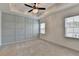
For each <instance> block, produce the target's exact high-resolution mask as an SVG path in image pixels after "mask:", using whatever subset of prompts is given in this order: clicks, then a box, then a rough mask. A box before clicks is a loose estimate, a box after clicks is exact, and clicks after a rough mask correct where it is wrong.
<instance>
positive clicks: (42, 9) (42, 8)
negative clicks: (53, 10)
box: [37, 8, 46, 10]
mask: <svg viewBox="0 0 79 59" xmlns="http://www.w3.org/2000/svg"><path fill="white" fill-rule="evenodd" d="M37 9H39V10H46V8H37Z"/></svg>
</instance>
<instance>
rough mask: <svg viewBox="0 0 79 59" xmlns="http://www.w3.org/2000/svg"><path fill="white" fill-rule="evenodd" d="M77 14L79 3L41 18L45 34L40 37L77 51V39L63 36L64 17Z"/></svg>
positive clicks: (78, 48) (78, 41)
mask: <svg viewBox="0 0 79 59" xmlns="http://www.w3.org/2000/svg"><path fill="white" fill-rule="evenodd" d="M77 14H79V5H77V6H74V7H71V8H68V9H65V10H62V11H59V12H56V13H51V15H49V16H47V17H45V18H43V19H42V20H43V21H44V22H46V34H45V35H40V38H42V39H44V40H47V41H50V42H53V43H56V44H59V45H62V46H65V47H69V48H72V49H75V50H78V51H79V40H76V39H69V38H65V37H64V17H66V16H72V15H77Z"/></svg>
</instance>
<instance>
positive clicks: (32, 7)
mask: <svg viewBox="0 0 79 59" xmlns="http://www.w3.org/2000/svg"><path fill="white" fill-rule="evenodd" d="M24 5H25V6H28V7H31V8H33V7H32V6H30V5H28V4H24Z"/></svg>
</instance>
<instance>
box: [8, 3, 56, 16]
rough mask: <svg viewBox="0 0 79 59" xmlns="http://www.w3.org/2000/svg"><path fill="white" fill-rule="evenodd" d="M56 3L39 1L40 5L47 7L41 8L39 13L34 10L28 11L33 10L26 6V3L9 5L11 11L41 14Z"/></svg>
mask: <svg viewBox="0 0 79 59" xmlns="http://www.w3.org/2000/svg"><path fill="white" fill-rule="evenodd" d="M27 4H28V5H31V6H33V3H27ZM54 4H55V3H38V5H37V6H38V7H44V8H46V10H39V13H38V14H33V13H32V12H30V13H29V12H28V11H29V10H31V8H29V7H27V6H25V5H24V3H11V4H9V5H10V10H11V11H16V12H20V13H24V14H30V15H36V16H40V15H42V14H43V13H44V12H46V11H47V10H49V9H50V7H51V6H53V5H54Z"/></svg>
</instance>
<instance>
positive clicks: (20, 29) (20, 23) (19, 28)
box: [16, 16, 25, 41]
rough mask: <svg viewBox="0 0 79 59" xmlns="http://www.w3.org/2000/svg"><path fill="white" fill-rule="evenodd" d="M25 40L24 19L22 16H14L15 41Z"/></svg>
mask: <svg viewBox="0 0 79 59" xmlns="http://www.w3.org/2000/svg"><path fill="white" fill-rule="evenodd" d="M23 40H25V19H24V17H23V16H16V41H23Z"/></svg>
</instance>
